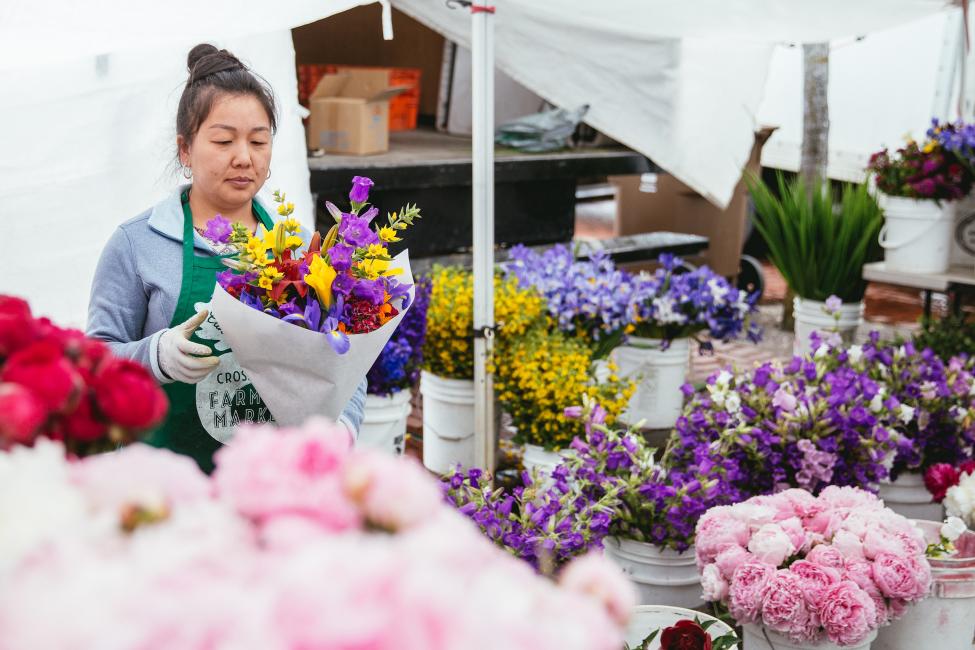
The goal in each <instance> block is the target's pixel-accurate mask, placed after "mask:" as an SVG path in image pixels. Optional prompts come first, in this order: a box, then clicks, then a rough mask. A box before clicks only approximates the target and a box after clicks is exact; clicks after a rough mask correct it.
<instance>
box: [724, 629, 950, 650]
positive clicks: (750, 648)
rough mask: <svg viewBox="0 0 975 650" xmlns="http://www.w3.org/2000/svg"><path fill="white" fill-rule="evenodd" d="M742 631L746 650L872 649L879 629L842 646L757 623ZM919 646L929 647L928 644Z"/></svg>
mask: <svg viewBox="0 0 975 650" xmlns="http://www.w3.org/2000/svg"><path fill="white" fill-rule="evenodd" d="M741 633H742V641H743V642H744V646H745V647H744V650H870V644H871V643H873V640H874V639H876V638H877V631H876V630H874V631H873V632H871V633H870V635H869V636H867V639H866V641H864V642H863V643H861V644H860V645H844V646H840V645H836V644H835V643H830V642H829V641H828V640H825V639H824V640H822V641H820V642H819V643H796V642H795V641H793V640H791V639H790V638H789V637H787V636H784V635H782V634H779V633H777V632H773V631H772V630H770V629H768V628H766V627H765V626H764V625H758V624H755V623H746V624H744V625H742V627H741ZM917 647H918V648H927V647H928V646H917ZM942 647H944V646H942ZM946 650H947V649H946ZM959 650H961V649H960V648H959Z"/></svg>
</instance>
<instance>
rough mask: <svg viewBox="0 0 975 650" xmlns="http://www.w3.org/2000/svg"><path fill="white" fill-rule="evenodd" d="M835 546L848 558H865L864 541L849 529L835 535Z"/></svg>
mask: <svg viewBox="0 0 975 650" xmlns="http://www.w3.org/2000/svg"><path fill="white" fill-rule="evenodd" d="M833 548H835V549H836V550H838V551H839V552H840V553H841V554H842V555H843V557H844V558H845V559H846V560H848V561H849V560H863V559H865V557H866V556H865V555H864V554H863V542H861V541H860V538H859V537H857V536H856V535H855V534H853V533H851V532H850V531H848V530H840V531H838V532H837V533H836V534H835V535H833Z"/></svg>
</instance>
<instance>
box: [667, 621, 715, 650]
mask: <svg viewBox="0 0 975 650" xmlns="http://www.w3.org/2000/svg"><path fill="white" fill-rule="evenodd" d="M660 650H711V635H710V634H708V633H707V631H705V629H704V628H703V627H701V626H700V625H698V624H697V623H695V622H694V621H692V620H689V619H684V620H683V621H677V624H676V625H674V626H673V627H667V628H664V631H663V633H662V634H661V635H660Z"/></svg>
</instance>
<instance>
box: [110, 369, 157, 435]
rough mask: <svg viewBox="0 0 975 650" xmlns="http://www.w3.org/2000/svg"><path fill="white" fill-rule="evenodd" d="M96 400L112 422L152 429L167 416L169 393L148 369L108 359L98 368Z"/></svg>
mask: <svg viewBox="0 0 975 650" xmlns="http://www.w3.org/2000/svg"><path fill="white" fill-rule="evenodd" d="M92 387H93V388H94V389H95V402H96V403H97V404H98V408H99V409H101V412H102V413H103V414H104V415H105V417H107V418H108V419H109V420H111V421H112V422H115V423H117V424H119V425H121V426H123V427H125V428H126V429H133V430H137V431H142V430H145V429H149V428H151V427H153V426H155V425H156V424H159V422H161V421H162V419H163V418H164V417H165V415H166V409H167V408H168V407H169V404H168V403H167V401H166V394H165V393H163V391H162V389H161V388H159V385H158V384H156V382H155V380H154V379H153V378H152V377H151V376H150V375H149V373H148V372H147V371H146V369H145V368H143V367H142V366H141V365H139V364H138V363H135V362H134V361H129V360H128V359H115V358H109V359H108V360H106V361H105V362H104V363H102V365H101V367H100V368H99V369H98V370H97V371H96V373H95V378H94V382H93V386H92Z"/></svg>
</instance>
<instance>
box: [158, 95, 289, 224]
mask: <svg viewBox="0 0 975 650" xmlns="http://www.w3.org/2000/svg"><path fill="white" fill-rule="evenodd" d="M177 144H178V145H179V157H180V162H182V163H183V165H184V166H185V167H189V168H190V169H192V170H193V190H194V192H197V191H198V192H201V193H202V194H203V195H205V196H206V198H207V199H208V201H209V202H211V203H212V204H214V205H215V206H217V207H219V208H220V209H225V210H228V211H229V210H232V209H236V208H239V207H241V206H243V205H244V204H245V203H247V202H249V201H250V200H251V199H253V198H254V195H255V194H257V192H258V190H260V189H261V186H263V185H264V181H265V180H266V179H267V172H268V169H269V167H270V166H271V122H270V120H269V119H268V116H267V113H266V112H265V111H264V107H263V106H262V105H261V102H260V101H258V100H257V98H256V97H254V96H253V95H231V94H221V95H219V96H217V98H216V99H215V100H214V102H213V107H212V108H211V109H210V114H209V115H208V116H207V118H206V120H204V121H203V124H202V125H200V130H199V131H197V132H196V136H194V138H193V141H192V142H189V143H187V142H186V141H185V140H184V139H183V137H182V136H177Z"/></svg>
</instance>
